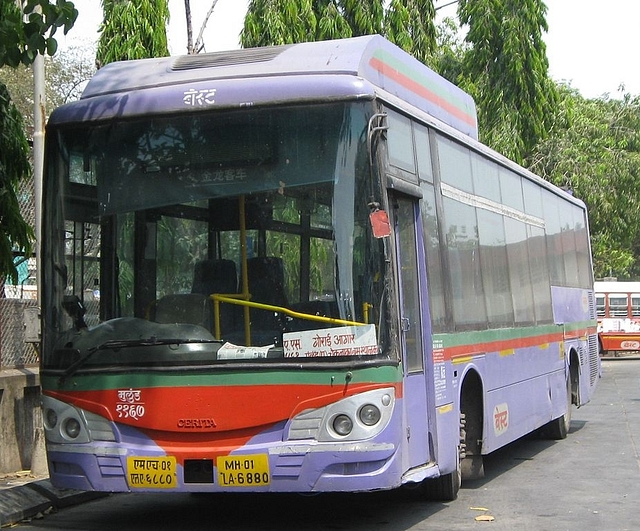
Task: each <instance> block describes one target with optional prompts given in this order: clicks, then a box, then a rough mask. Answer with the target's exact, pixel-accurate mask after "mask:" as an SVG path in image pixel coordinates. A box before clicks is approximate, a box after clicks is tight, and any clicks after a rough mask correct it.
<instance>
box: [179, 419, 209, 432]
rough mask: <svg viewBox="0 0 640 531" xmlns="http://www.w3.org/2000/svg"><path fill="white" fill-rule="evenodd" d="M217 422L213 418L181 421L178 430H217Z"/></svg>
mask: <svg viewBox="0 0 640 531" xmlns="http://www.w3.org/2000/svg"><path fill="white" fill-rule="evenodd" d="M215 427H216V421H215V420H213V419H212V418H204V419H179V420H178V428H183V429H192V430H197V429H206V428H215Z"/></svg>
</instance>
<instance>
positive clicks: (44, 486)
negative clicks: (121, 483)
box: [0, 479, 109, 527]
mask: <svg viewBox="0 0 640 531" xmlns="http://www.w3.org/2000/svg"><path fill="white" fill-rule="evenodd" d="M108 495H109V494H108V493H105V492H86V491H81V490H72V489H58V488H56V487H54V486H53V485H52V484H51V481H49V480H48V479H42V480H40V481H33V482H31V483H25V484H24V485H19V486H17V487H13V488H10V489H5V490H1V491H0V527H7V526H10V525H14V524H17V523H18V522H21V521H23V520H27V519H29V518H33V517H34V516H37V515H38V514H39V513H44V512H45V511H50V510H55V509H62V508H64V507H70V506H72V505H77V504H79V503H84V502H87V501H90V500H95V499H97V498H102V497H104V496H108Z"/></svg>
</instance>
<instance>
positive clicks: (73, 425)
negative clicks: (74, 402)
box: [62, 417, 81, 439]
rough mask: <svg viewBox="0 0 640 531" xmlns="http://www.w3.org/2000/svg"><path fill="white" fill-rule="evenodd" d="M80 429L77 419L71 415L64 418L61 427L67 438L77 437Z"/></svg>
mask: <svg viewBox="0 0 640 531" xmlns="http://www.w3.org/2000/svg"><path fill="white" fill-rule="evenodd" d="M80 430H81V426H80V422H78V419H75V418H73V417H71V418H68V419H66V420H65V423H64V426H63V427H62V431H63V433H64V435H66V436H67V437H69V439H77V438H78V435H80Z"/></svg>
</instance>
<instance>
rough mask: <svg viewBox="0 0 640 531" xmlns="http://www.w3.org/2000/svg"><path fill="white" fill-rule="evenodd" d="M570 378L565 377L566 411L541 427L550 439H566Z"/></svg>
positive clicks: (569, 405)
mask: <svg viewBox="0 0 640 531" xmlns="http://www.w3.org/2000/svg"><path fill="white" fill-rule="evenodd" d="M571 407H572V400H571V378H570V377H569V378H567V412H566V413H565V414H564V415H562V416H561V417H558V418H557V419H555V420H552V421H551V422H549V424H547V425H545V426H544V427H543V433H544V434H545V435H546V436H547V437H548V438H550V439H556V440H560V439H566V438H567V434H568V433H569V428H570V427H571Z"/></svg>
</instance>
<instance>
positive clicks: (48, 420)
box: [44, 408, 58, 430]
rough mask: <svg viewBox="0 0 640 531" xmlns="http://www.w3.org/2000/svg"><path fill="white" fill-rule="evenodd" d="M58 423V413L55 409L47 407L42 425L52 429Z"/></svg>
mask: <svg viewBox="0 0 640 531" xmlns="http://www.w3.org/2000/svg"><path fill="white" fill-rule="evenodd" d="M56 424H58V414H57V413H56V411H55V409H51V408H47V409H45V411H44V425H45V428H48V429H50V430H52V429H53V428H55V427H56Z"/></svg>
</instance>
